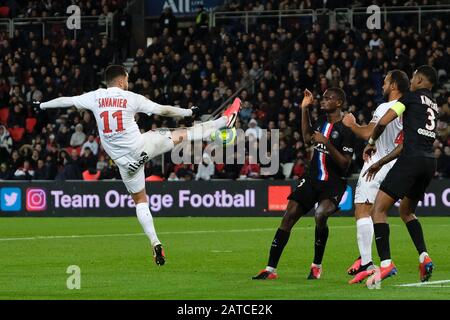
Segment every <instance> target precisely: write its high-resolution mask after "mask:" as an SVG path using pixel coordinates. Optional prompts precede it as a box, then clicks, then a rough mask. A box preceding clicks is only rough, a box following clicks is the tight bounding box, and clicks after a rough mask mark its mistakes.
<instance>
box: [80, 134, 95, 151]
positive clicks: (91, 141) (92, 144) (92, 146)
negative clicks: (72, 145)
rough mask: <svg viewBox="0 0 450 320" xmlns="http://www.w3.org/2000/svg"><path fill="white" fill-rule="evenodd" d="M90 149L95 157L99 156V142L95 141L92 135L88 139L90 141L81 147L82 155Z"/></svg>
mask: <svg viewBox="0 0 450 320" xmlns="http://www.w3.org/2000/svg"><path fill="white" fill-rule="evenodd" d="M86 148H89V149H90V150H91V151H92V153H93V154H94V156H96V155H97V153H98V143H97V141H95V138H94V136H93V135H92V134H91V135H89V137H88V140H87V141H86V142H85V143H84V144H83V146H82V147H81V153H82V154H83V152H84V149H86Z"/></svg>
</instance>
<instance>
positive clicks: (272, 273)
mask: <svg viewBox="0 0 450 320" xmlns="http://www.w3.org/2000/svg"><path fill="white" fill-rule="evenodd" d="M303 214H304V213H303V210H302V209H301V208H300V206H299V205H298V204H297V202H295V201H293V200H289V202H288V204H287V208H286V212H285V214H284V216H283V219H282V220H281V224H280V227H279V228H278V230H277V232H276V233H275V237H274V238H273V241H272V246H271V247H270V253H269V261H268V263H267V266H266V268H265V269H263V270H261V271H260V272H259V273H258V274H257V275H256V276H254V277H253V278H252V279H253V280H266V279H276V278H278V274H277V272H276V268H277V265H278V261H279V260H280V257H281V254H282V253H283V249H284V247H285V246H286V244H287V242H288V240H289V236H290V234H291V230H292V227H293V226H294V225H295V223H297V221H298V219H300V217H301V216H302V215H303Z"/></svg>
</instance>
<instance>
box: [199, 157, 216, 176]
mask: <svg viewBox="0 0 450 320" xmlns="http://www.w3.org/2000/svg"><path fill="white" fill-rule="evenodd" d="M213 175H214V163H213V162H212V160H211V157H210V156H209V155H208V154H207V153H204V154H203V158H202V163H200V164H199V165H198V168H197V174H196V175H195V180H210V179H211V177H212V176H213Z"/></svg>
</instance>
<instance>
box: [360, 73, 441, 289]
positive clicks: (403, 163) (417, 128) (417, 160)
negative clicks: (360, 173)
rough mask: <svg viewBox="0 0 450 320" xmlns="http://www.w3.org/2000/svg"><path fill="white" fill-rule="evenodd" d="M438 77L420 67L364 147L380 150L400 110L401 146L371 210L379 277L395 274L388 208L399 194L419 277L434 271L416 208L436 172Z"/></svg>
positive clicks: (370, 282)
mask: <svg viewBox="0 0 450 320" xmlns="http://www.w3.org/2000/svg"><path fill="white" fill-rule="evenodd" d="M436 82H437V73H436V70H435V69H434V68H433V67H430V66H427V65H424V66H421V67H419V68H418V69H417V70H416V71H415V72H414V75H413V77H412V79H411V86H410V90H411V92H409V93H407V94H405V95H403V96H402V97H401V98H400V99H399V100H398V101H397V102H396V103H395V104H394V105H393V106H392V107H391V108H390V109H389V110H388V111H387V112H386V114H385V115H384V116H383V117H382V118H381V119H380V121H379V122H378V124H377V125H376V126H375V128H374V130H373V133H372V136H371V138H370V139H369V143H368V145H367V146H366V148H365V150H364V153H365V154H366V155H368V156H373V155H374V154H376V152H377V151H378V149H377V145H376V142H377V140H378V138H379V137H380V136H381V134H382V133H383V132H384V130H385V128H386V127H387V125H388V124H389V123H391V122H392V121H394V120H395V119H396V118H397V117H399V116H400V115H402V118H403V133H404V141H403V150H402V152H401V154H400V156H399V158H398V159H397V162H396V163H395V164H394V166H393V167H392V169H391V170H390V171H389V173H388V174H387V175H386V178H385V179H384V180H383V182H382V183H381V186H380V190H379V191H378V193H377V196H376V198H375V203H374V205H373V207H372V210H371V216H372V219H373V223H374V231H375V242H376V245H377V251H378V255H379V256H380V260H381V263H380V279H381V280H384V279H386V278H388V277H389V276H392V275H395V274H396V273H397V268H396V266H395V264H394V263H393V262H392V260H391V252H390V246H389V224H388V223H387V213H388V210H389V209H390V208H391V207H392V206H393V205H394V204H395V202H396V201H397V200H398V199H402V200H401V202H400V208H399V211H400V217H401V218H402V220H403V221H404V222H405V223H406V226H407V228H408V231H409V234H410V236H411V238H412V239H413V242H414V244H415V246H416V249H417V251H418V253H419V277H420V280H421V281H422V282H423V281H428V279H429V278H430V277H431V274H432V272H433V262H432V261H431V258H430V257H429V256H428V253H427V249H426V246H425V239H424V236H423V231H422V226H421V225H420V222H419V220H418V219H417V217H416V216H415V214H414V211H415V209H416V207H417V204H418V202H419V201H420V200H421V199H422V198H423V196H424V193H425V190H426V188H427V187H428V185H429V184H430V181H431V179H432V178H433V176H434V173H435V171H436V159H435V157H434V152H433V142H434V140H435V138H436V119H437V116H438V107H437V104H436V102H435V101H434V100H433V95H432V93H431V89H432V88H433V86H434V85H435V84H436ZM376 281H377V279H376V277H375V275H372V276H370V277H369V279H368V280H367V286H369V287H370V286H373V285H374V284H375V282H376Z"/></svg>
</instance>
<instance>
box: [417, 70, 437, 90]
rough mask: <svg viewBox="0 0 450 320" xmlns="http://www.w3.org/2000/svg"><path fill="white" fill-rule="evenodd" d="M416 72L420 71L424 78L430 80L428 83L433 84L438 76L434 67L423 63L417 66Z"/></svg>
mask: <svg viewBox="0 0 450 320" xmlns="http://www.w3.org/2000/svg"><path fill="white" fill-rule="evenodd" d="M417 73H420V74H422V75H424V76H425V78H427V79H428V81H430V83H431V84H432V85H433V86H434V85H435V84H436V83H437V82H438V76H437V72H436V69H435V68H433V67H432V66H428V65H423V66H420V67H418V68H417Z"/></svg>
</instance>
